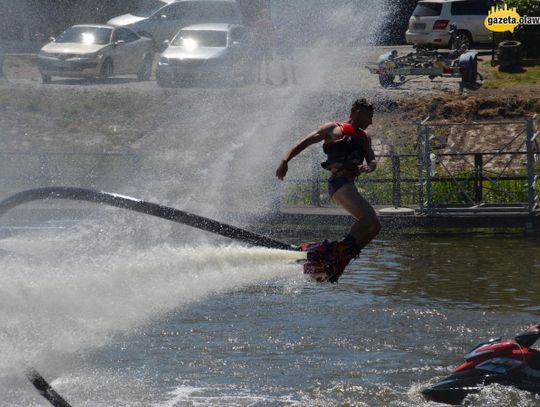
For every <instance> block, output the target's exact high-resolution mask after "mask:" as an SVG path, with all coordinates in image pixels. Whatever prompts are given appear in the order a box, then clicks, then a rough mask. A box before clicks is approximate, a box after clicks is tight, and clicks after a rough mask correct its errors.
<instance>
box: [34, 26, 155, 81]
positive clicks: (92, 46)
mask: <svg viewBox="0 0 540 407" xmlns="http://www.w3.org/2000/svg"><path fill="white" fill-rule="evenodd" d="M153 55H154V54H153V41H152V39H150V38H146V37H141V36H139V35H138V34H137V33H135V32H134V31H132V30H130V29H128V28H123V27H112V26H108V25H74V26H72V27H70V28H68V29H67V30H66V31H64V32H63V33H62V34H61V35H60V36H59V37H58V38H56V39H54V40H53V41H52V42H50V43H48V44H46V45H45V46H44V47H43V48H41V51H40V52H39V54H38V59H37V63H38V68H39V72H40V73H41V78H42V80H43V83H48V82H50V81H51V78H52V77H53V76H61V77H71V78H96V77H98V78H102V79H105V78H108V77H110V76H114V75H125V74H135V75H137V78H138V79H139V80H141V81H143V80H148V79H149V78H150V74H151V72H152V63H153V59H154V56H153Z"/></svg>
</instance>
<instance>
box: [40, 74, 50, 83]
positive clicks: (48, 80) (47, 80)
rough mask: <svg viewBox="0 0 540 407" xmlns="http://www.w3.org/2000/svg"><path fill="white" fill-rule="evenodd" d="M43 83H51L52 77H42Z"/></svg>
mask: <svg viewBox="0 0 540 407" xmlns="http://www.w3.org/2000/svg"><path fill="white" fill-rule="evenodd" d="M41 82H42V83H51V75H44V74H42V75H41Z"/></svg>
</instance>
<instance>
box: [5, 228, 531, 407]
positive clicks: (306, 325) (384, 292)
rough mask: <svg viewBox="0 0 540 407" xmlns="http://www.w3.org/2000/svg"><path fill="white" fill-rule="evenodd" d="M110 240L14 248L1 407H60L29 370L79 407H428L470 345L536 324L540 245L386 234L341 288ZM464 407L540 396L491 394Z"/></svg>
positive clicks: (238, 256) (288, 272)
mask: <svg viewBox="0 0 540 407" xmlns="http://www.w3.org/2000/svg"><path fill="white" fill-rule="evenodd" d="M126 222H127V223H129V222H128V221H126ZM159 222H161V221H159ZM159 222H158V225H163V224H164V223H159ZM116 226H118V225H116ZM154 226H155V225H154ZM141 228H142V229H147V231H148V232H150V231H151V228H148V225H146V226H141ZM90 229H92V228H90ZM184 229H188V228H184ZM124 232H125V231H124ZM190 232H191V231H186V234H187V233H190ZM111 233H112V232H111V230H108V231H107V230H105V231H104V230H103V228H101V227H99V228H94V229H93V230H92V231H89V230H87V229H86V228H85V227H80V228H75V230H70V231H63V232H58V231H52V232H51V231H41V232H26V233H25V234H24V235H14V236H11V237H5V238H3V239H2V240H0V247H1V249H2V261H3V273H2V276H0V281H1V285H0V293H1V295H0V309H1V313H0V319H1V322H2V329H0V338H1V342H0V343H1V344H0V350H1V354H2V358H1V360H0V364H1V369H0V371H1V373H0V389H1V392H0V394H2V396H1V397H0V405H2V406H22V405H24V406H29V405H38V406H45V405H47V402H46V401H44V400H43V399H41V398H40V397H39V395H38V394H37V392H36V391H34V390H33V388H32V387H31V385H30V384H29V383H28V382H27V381H26V380H25V378H24V376H23V373H22V371H23V368H24V366H29V365H31V366H33V367H35V368H37V369H38V370H39V371H40V372H41V373H42V374H43V375H44V376H45V377H47V378H48V379H49V380H50V381H51V382H52V385H53V386H54V387H55V388H56V389H57V390H58V391H59V392H60V393H61V394H62V395H63V396H64V397H65V398H66V399H67V400H68V401H69V402H70V403H71V404H72V405H73V406H74V407H76V406H160V407H169V406H171V407H172V406H211V405H220V406H313V405H317V406H335V405H354V406H417V405H428V404H424V402H423V399H422V397H421V394H420V389H421V388H422V387H423V386H425V385H426V384H429V383H432V382H434V381H436V380H437V379H439V378H442V377H443V376H445V375H446V374H448V373H449V371H450V369H451V368H452V367H454V366H456V365H457V364H459V363H460V362H461V360H462V356H463V354H464V353H465V352H466V351H468V350H469V349H470V348H471V347H472V346H473V345H475V344H476V343H477V342H479V341H480V340H483V339H487V338H488V337H493V336H503V337H507V336H509V337H511V336H513V335H514V334H516V333H518V332H519V331H521V330H523V329H524V328H525V327H526V326H528V325H529V324H532V323H535V322H538V319H539V318H538V314H539V311H540V310H539V299H540V290H539V289H540V287H539V283H538V281H539V279H538V275H539V274H540V251H539V250H538V241H537V240H526V239H524V238H521V237H512V236H506V237H505V236H467V237H464V236H458V237H452V236H450V237H443V236H429V235H396V236H383V237H381V238H380V239H378V240H376V241H375V242H373V244H372V245H370V246H369V247H368V248H366V249H365V250H364V252H363V253H362V255H361V256H360V257H359V258H358V259H357V260H355V261H354V262H353V263H352V264H351V265H350V266H349V268H348V269H347V272H346V273H345V275H344V276H343V277H342V278H341V280H340V282H339V283H338V284H334V285H332V284H318V283H314V282H312V281H310V280H308V279H306V278H305V276H303V275H302V273H301V271H300V267H299V265H297V264H295V263H294V261H292V260H291V259H292V258H293V257H294V256H293V257H291V256H290V255H289V254H287V253H283V252H279V251H271V250H267V249H260V248H246V247H242V246H240V245H235V244H233V245H231V244H230V242H223V241H219V242H215V244H213V243H212V242H213V241H212V240H210V241H208V240H207V241H206V242H194V243H193V244H190V245H185V244H173V243H169V244H163V243H160V244H148V243H146V247H141V246H140V245H138V246H137V245H131V244H128V243H127V242H126V241H129V237H130V236H129V235H130V234H132V233H135V234H136V232H135V231H133V230H132V231H131V232H130V233H127V236H124V239H123V241H122V244H118V245H114V244H112V243H111V242H113V241H115V240H117V239H118V238H119V235H114V233H113V234H112V235H111ZM201 233H202V232H196V233H195V234H201ZM318 233H321V232H320V231H319V232H318ZM150 234H151V233H150ZM301 234H302V233H300V235H301ZM295 235H297V236H298V233H295ZM184 236H185V235H184ZM279 237H281V238H282V239H284V240H289V241H295V242H298V237H296V238H294V237H291V235H289V236H284V235H282V236H279ZM156 240H158V239H157V238H156ZM100 241H102V244H101V245H100V243H99V242H100ZM103 241H106V243H103ZM88 243H90V245H91V247H92V249H89V246H88V245H87V244H88ZM112 246H116V247H114V248H113V247H112ZM120 248H121V249H120ZM97 252H99V253H100V254H97ZM467 404H468V405H473V406H485V405H493V406H501V405H505V406H534V405H538V404H540V398H539V397H537V396H534V395H531V394H528V393H524V392H520V391H517V390H514V389H510V388H504V387H489V388H487V389H486V390H485V391H483V392H482V393H481V394H480V395H476V396H474V397H471V398H470V399H468V400H467Z"/></svg>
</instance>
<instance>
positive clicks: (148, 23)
mask: <svg viewBox="0 0 540 407" xmlns="http://www.w3.org/2000/svg"><path fill="white" fill-rule="evenodd" d="M139 4H140V5H139V8H138V9H136V10H134V11H132V12H131V13H129V14H124V15H122V16H118V17H115V18H113V19H111V20H109V21H108V22H107V24H109V25H115V26H124V27H129V28H131V29H132V30H133V31H135V32H138V33H140V34H143V35H149V36H151V37H152V38H153V39H154V42H155V43H156V44H160V43H162V42H163V41H165V40H170V39H171V38H172V37H174V35H175V34H176V33H177V32H178V31H180V29H181V28H182V27H185V26H187V25H192V24H201V23H229V24H241V22H242V14H241V12H240V6H239V5H238V3H237V2H236V0H142V1H141V2H140V3H139Z"/></svg>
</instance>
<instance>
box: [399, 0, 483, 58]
mask: <svg viewBox="0 0 540 407" xmlns="http://www.w3.org/2000/svg"><path fill="white" fill-rule="evenodd" d="M491 6H492V2H491V1H489V0H428V1H423V0H422V1H419V2H418V4H417V5H416V8H415V9H414V11H413V14H412V16H411V18H410V20H409V29H408V30H407V32H406V33H405V39H406V41H407V43H408V44H415V45H435V46H437V47H440V48H444V47H449V46H451V45H452V44H450V34H449V33H448V28H449V25H450V24H451V23H453V24H455V25H456V27H457V30H458V33H460V34H463V35H465V36H466V38H467V39H468V40H469V43H473V42H474V43H490V42H491V40H492V37H491V32H490V31H489V30H488V29H487V28H486V27H485V26H484V19H485V18H486V17H487V15H488V11H489V9H490V8H491Z"/></svg>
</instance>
